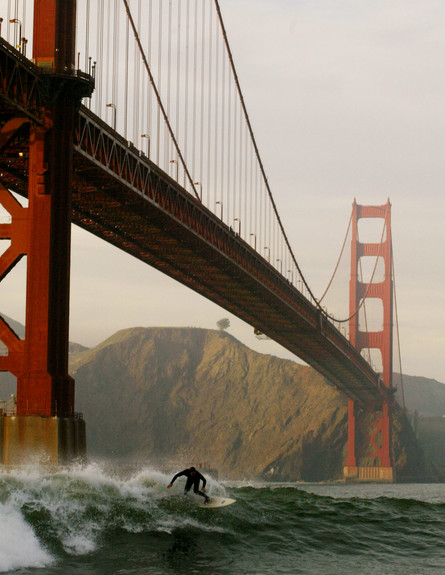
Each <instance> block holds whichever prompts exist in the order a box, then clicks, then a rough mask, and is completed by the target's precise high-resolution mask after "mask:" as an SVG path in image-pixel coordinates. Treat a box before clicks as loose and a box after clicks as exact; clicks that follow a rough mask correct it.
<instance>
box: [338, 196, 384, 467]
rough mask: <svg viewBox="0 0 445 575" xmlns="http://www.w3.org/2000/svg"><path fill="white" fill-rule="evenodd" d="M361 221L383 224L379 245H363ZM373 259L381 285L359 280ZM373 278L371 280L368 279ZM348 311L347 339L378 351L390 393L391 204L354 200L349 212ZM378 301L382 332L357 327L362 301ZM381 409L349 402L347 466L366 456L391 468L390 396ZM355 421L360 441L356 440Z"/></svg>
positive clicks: (354, 464) (353, 343) (358, 347)
mask: <svg viewBox="0 0 445 575" xmlns="http://www.w3.org/2000/svg"><path fill="white" fill-rule="evenodd" d="M361 218H380V219H383V221H384V226H385V230H384V236H383V237H382V242H381V243H362V242H360V240H359V237H358V222H359V220H360V219H361ZM363 256H373V257H375V258H381V259H382V261H383V262H384V266H385V272H384V279H383V281H381V282H378V283H376V282H372V283H371V281H369V282H362V281H360V279H359V266H360V258H361V257H363ZM371 279H372V278H371ZM349 296H350V299H349V309H350V315H351V316H353V317H352V318H351V320H350V323H349V339H350V342H351V343H352V345H354V347H355V348H356V349H357V350H358V351H361V350H362V349H365V348H370V349H372V348H374V349H379V350H380V352H381V355H382V367H383V373H382V380H381V381H382V385H384V386H385V387H386V388H387V389H388V390H389V391H390V392H391V391H392V355H393V350H392V335H393V333H392V332H393V279H392V240H391V204H390V202H389V201H388V202H387V203H386V204H385V205H383V206H360V205H357V203H356V202H355V201H354V204H353V212H352V240H351V279H350V290H349ZM365 297H366V298H376V299H380V300H381V301H382V304H383V329H382V330H380V331H377V332H369V331H365V330H363V329H361V328H360V326H359V313H356V314H355V315H353V314H354V313H355V311H356V310H357V309H358V307H359V305H360V303H361V302H362V300H363V298H365ZM388 398H389V399H386V400H384V401H383V403H382V405H381V406H377V405H374V406H365V409H364V410H363V409H361V410H360V412H359V410H357V409H356V405H355V404H354V402H353V401H352V400H349V416H348V421H349V428H348V455H347V462H346V465H347V466H348V467H356V466H357V464H359V462H360V459H361V458H363V457H366V458H367V459H368V461H369V459H373V458H374V459H375V460H378V462H379V465H380V466H381V467H391V445H390V443H391V404H392V401H391V394H388ZM359 413H360V416H359ZM357 419H359V425H358V427H359V429H360V433H361V441H358V440H357V439H358V429H357Z"/></svg>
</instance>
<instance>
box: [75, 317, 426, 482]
mask: <svg viewBox="0 0 445 575" xmlns="http://www.w3.org/2000/svg"><path fill="white" fill-rule="evenodd" d="M71 357H72V362H71V373H72V374H73V376H74V377H75V380H76V396H77V400H76V409H78V410H79V411H83V413H84V415H85V418H86V421H87V430H88V451H89V454H90V456H105V457H112V458H118V459H128V460H140V459H144V460H148V461H152V462H153V463H157V464H162V465H167V466H168V465H170V464H172V465H174V466H175V467H176V466H181V465H187V464H188V463H190V462H195V463H196V462H200V461H205V462H208V463H211V464H212V465H213V466H215V467H217V468H218V469H219V472H220V475H221V476H223V477H226V478H238V479H239V478H251V477H258V478H267V479H274V480H305V481H319V480H327V479H335V478H340V477H341V476H342V469H343V461H344V455H345V454H344V450H345V447H346V433H347V426H346V423H347V412H346V399H345V397H344V396H343V395H341V394H340V393H339V392H337V391H336V390H335V389H334V388H332V387H331V386H329V385H328V384H327V383H326V381H325V379H324V378H323V377H322V376H320V375H319V374H317V373H316V372H315V371H314V370H313V369H311V368H309V367H307V366H303V365H299V364H296V363H294V362H292V361H288V360H282V359H278V358H276V357H273V356H270V355H262V354H259V353H256V352H254V351H252V350H250V349H248V348H247V347H246V346H244V345H242V344H241V343H240V342H239V341H237V340H236V339H235V338H233V337H232V336H231V335H229V334H228V333H226V332H222V331H212V330H204V329H187V328H132V329H128V330H123V331H120V332H118V333H116V334H115V335H113V336H112V337H111V338H109V339H108V340H106V341H105V342H103V343H102V344H100V345H99V346H97V347H96V348H94V349H91V350H86V351H82V352H80V353H74V354H72V356H71ZM394 429H395V432H394V436H395V437H394V441H393V444H394V448H395V452H394V457H395V461H396V467H397V470H398V474H399V477H400V475H405V476H406V477H410V478H412V477H415V476H416V477H419V474H420V475H422V474H424V473H425V472H426V464H425V461H424V458H423V455H422V453H421V452H420V451H419V450H418V449H417V447H416V445H415V442H414V438H413V434H412V431H411V428H410V427H409V426H407V425H406V421H405V420H404V418H403V417H402V415H401V414H398V417H396V421H395V426H394Z"/></svg>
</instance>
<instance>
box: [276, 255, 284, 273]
mask: <svg viewBox="0 0 445 575" xmlns="http://www.w3.org/2000/svg"><path fill="white" fill-rule="evenodd" d="M277 262H280V274H281V275H283V262H282V261H281V259H280V258H277Z"/></svg>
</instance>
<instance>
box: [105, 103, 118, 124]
mask: <svg viewBox="0 0 445 575" xmlns="http://www.w3.org/2000/svg"><path fill="white" fill-rule="evenodd" d="M106 107H107V108H111V109H112V110H113V130H116V115H117V110H116V104H113V103H111V104H107V105H106Z"/></svg>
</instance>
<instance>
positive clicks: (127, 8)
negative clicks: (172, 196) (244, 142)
mask: <svg viewBox="0 0 445 575" xmlns="http://www.w3.org/2000/svg"><path fill="white" fill-rule="evenodd" d="M122 1H123V3H124V6H125V10H126V12H127V16H128V19H129V21H130V25H131V28H132V30H133V34H134V39H135V40H136V42H137V45H138V48H139V51H140V54H141V58H142V60H143V62H144V67H145V69H146V71H147V74H148V75H149V77H150V82H151V85H152V87H153V91H154V93H155V96H156V99H157V101H158V105H159V108H160V110H161V112H162V115H163V117H164V121H165V123H166V126H167V129H168V131H169V134H170V137H171V139H172V142H173V145H174V146H175V148H176V153H177V154H178V158H179V159H180V160H181V164H182V167H183V168H184V171H185V173H186V175H187V179H188V181H189V183H190V186H191V188H192V190H193V191H194V193H195V196H196V198H197V199H198V200H199V194H198V192H197V191H196V188H195V185H194V183H193V178H192V177H191V176H190V174H189V171H188V169H187V165H186V163H185V160H184V158H183V156H182V153H181V150H180V148H179V145H178V142H177V141H176V138H175V134H174V132H173V129H172V127H171V124H170V121H169V119H168V116H167V113H166V111H165V108H164V106H163V104H162V100H161V96H160V94H159V91H158V89H157V86H156V82H155V80H154V77H153V74H152V73H151V69H150V66H149V65H148V61H147V57H146V55H145V51H144V49H143V47H142V43H141V40H140V37H139V34H138V31H137V29H136V26H135V24H134V20H133V16H132V15H131V11H130V7H129V5H128V0H122Z"/></svg>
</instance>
